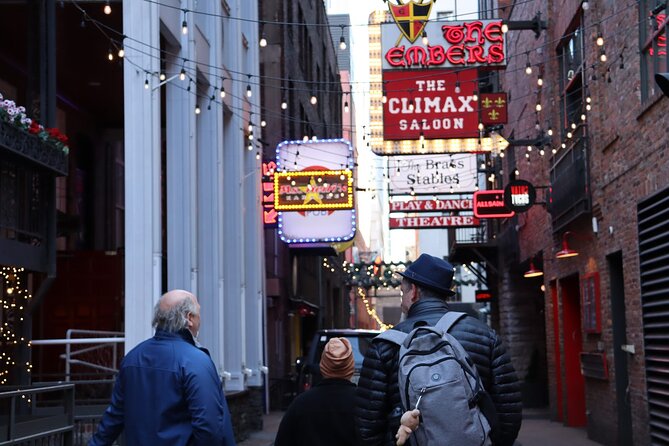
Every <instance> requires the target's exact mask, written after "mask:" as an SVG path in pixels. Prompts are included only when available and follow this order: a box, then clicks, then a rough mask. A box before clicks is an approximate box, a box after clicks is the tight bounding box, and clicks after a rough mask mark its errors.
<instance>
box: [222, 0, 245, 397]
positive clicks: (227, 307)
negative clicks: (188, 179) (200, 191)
mask: <svg viewBox="0 0 669 446" xmlns="http://www.w3.org/2000/svg"><path fill="white" fill-rule="evenodd" d="M239 13H240V8H239V2H235V4H234V6H233V8H232V11H231V15H232V16H233V17H239ZM225 26H227V27H229V31H230V33H229V34H228V35H232V36H239V35H240V34H241V22H240V20H229V21H228V22H227V23H226V24H225ZM230 51H235V54H233V55H232V57H233V59H232V60H233V61H234V69H235V70H236V71H241V70H240V69H239V67H242V66H244V65H243V64H242V63H241V62H242V57H243V53H242V45H241V44H238V45H231V46H230ZM233 78H234V82H233V83H232V91H233V99H232V109H233V110H232V111H233V113H232V114H231V116H230V117H229V118H227V117H226V119H225V123H226V131H225V133H224V146H223V172H224V182H223V192H224V196H223V201H224V203H225V211H224V214H223V234H224V235H223V252H224V256H225V257H224V259H223V275H224V287H225V299H224V308H223V316H224V322H223V328H224V339H225V358H224V361H225V369H226V371H227V372H229V373H230V379H228V380H226V382H225V388H226V390H243V389H244V376H243V374H242V363H243V362H244V358H243V355H244V321H245V318H244V300H245V288H244V238H245V237H246V229H245V228H244V222H243V206H244V199H243V197H244V190H243V188H242V175H243V168H244V165H243V160H244V158H243V157H244V150H245V146H246V144H245V141H244V134H243V130H242V128H243V127H245V126H246V125H247V124H248V123H243V122H242V119H241V117H240V115H241V112H240V110H242V109H243V103H242V101H243V100H242V99H241V98H243V97H245V95H246V84H245V83H244V81H243V80H242V76H241V75H239V74H236V75H234V76H233Z"/></svg>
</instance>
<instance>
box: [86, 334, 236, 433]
mask: <svg viewBox="0 0 669 446" xmlns="http://www.w3.org/2000/svg"><path fill="white" fill-rule="evenodd" d="M123 430H125V438H126V444H128V445H152V446H161V445H165V446H168V445H169V446H182V445H183V446H200V445H203V446H204V445H207V446H209V445H212V446H213V445H221V446H234V445H235V440H234V436H233V434H232V423H231V420H230V412H229V410H228V407H227V404H226V402H225V397H224V395H223V389H222V387H221V381H220V379H219V377H218V373H217V372H216V367H215V366H214V363H213V362H212V360H211V358H210V357H209V353H208V352H207V350H206V349H201V348H199V347H197V346H196V345H195V342H194V340H193V337H192V336H191V334H190V332H188V331H187V330H183V331H182V332H179V333H169V332H166V331H160V330H157V331H156V334H155V336H154V337H153V338H151V339H147V340H146V341H144V342H142V343H141V344H139V345H138V346H137V347H135V348H134V349H132V350H131V351H130V352H128V354H127V355H126V356H125V358H124V359H123V363H122V364H121V370H120V371H119V375H118V377H117V378H116V384H115V385H114V391H113V394H112V400H111V404H110V405H109V407H108V408H107V410H106V411H105V413H104V415H103V417H102V421H101V422H100V426H99V427H98V431H97V432H96V433H95V435H94V436H93V438H92V439H91V441H90V442H89V443H88V445H89V446H104V445H111V444H112V443H113V442H114V440H115V439H116V438H117V437H118V436H119V434H120V433H121V432H122V431H123Z"/></svg>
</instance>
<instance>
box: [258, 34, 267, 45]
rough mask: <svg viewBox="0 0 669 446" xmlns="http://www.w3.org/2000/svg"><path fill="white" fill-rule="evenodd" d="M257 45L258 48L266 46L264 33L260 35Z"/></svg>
mask: <svg viewBox="0 0 669 446" xmlns="http://www.w3.org/2000/svg"><path fill="white" fill-rule="evenodd" d="M258 45H260V48H265V47H266V46H267V38H266V37H265V33H263V35H262V37H261V38H260V42H258Z"/></svg>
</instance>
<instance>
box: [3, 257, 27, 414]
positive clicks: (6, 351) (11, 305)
mask: <svg viewBox="0 0 669 446" xmlns="http://www.w3.org/2000/svg"><path fill="white" fill-rule="evenodd" d="M23 272H24V268H15V267H10V266H3V267H2V269H0V279H2V280H1V283H2V292H0V306H1V307H2V311H3V313H4V315H3V318H2V324H1V325H0V345H1V346H2V352H0V385H4V384H7V382H8V380H9V375H10V369H11V368H13V367H15V366H16V365H17V364H16V359H15V358H14V357H13V356H12V354H11V353H10V351H11V350H10V349H12V348H13V349H15V348H17V347H19V346H20V345H22V344H23V345H27V346H28V347H30V341H29V340H27V339H25V338H24V337H21V336H19V335H18V334H17V333H16V328H17V327H18V326H19V325H21V323H22V322H23V319H24V318H23V315H24V313H25V311H26V310H27V308H28V304H29V302H30V299H32V295H31V294H30V293H29V292H28V290H27V289H26V288H24V286H23V284H22V281H21V274H22V273H23ZM3 296H4V297H3ZM24 366H25V369H26V371H27V372H28V373H30V372H31V371H32V367H33V366H32V364H31V363H30V362H26V363H25V365H24ZM23 398H24V399H25V398H26V397H25V396H23ZM28 402H30V398H28Z"/></svg>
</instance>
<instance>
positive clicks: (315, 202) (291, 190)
mask: <svg viewBox="0 0 669 446" xmlns="http://www.w3.org/2000/svg"><path fill="white" fill-rule="evenodd" d="M274 209H276V210H278V211H309V210H314V209H353V172H351V170H349V169H346V170H315V171H302V172H276V173H275V174H274Z"/></svg>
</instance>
